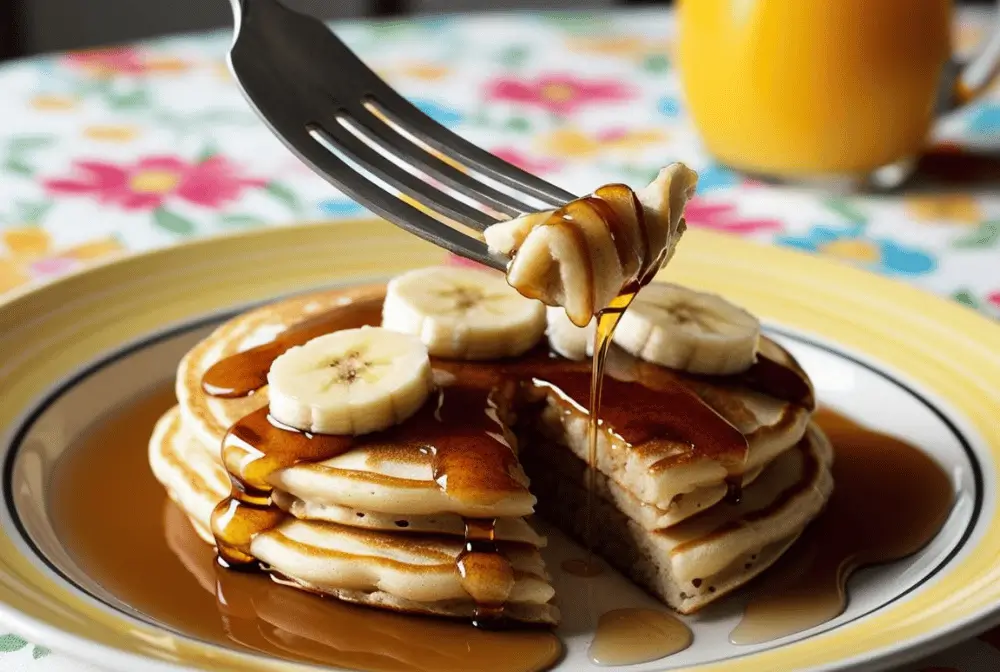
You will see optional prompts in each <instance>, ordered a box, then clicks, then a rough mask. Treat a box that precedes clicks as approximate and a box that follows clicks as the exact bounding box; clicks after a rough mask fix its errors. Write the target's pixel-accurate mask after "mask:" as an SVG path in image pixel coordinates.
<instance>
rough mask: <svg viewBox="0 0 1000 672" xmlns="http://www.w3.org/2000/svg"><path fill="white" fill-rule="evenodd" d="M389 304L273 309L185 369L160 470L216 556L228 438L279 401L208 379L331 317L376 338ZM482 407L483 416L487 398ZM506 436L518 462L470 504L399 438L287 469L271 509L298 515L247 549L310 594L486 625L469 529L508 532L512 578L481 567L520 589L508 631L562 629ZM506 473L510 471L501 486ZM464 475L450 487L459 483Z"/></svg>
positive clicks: (510, 605)
mask: <svg viewBox="0 0 1000 672" xmlns="http://www.w3.org/2000/svg"><path fill="white" fill-rule="evenodd" d="M382 294H383V290H382V289H381V288H374V289H372V288H362V289H355V290H349V291H333V292H325V293H321V294H314V295H308V296H304V297H298V298H293V299H289V300H286V301H282V302H279V303H277V304H274V305H271V306H266V307H264V308H260V309H258V310H254V311H251V312H248V313H245V314H243V315H240V316H238V317H236V318H234V319H233V320H230V321H229V322H227V323H225V324H224V325H222V326H221V327H219V328H218V329H217V330H216V331H215V332H214V333H212V334H211V335H210V336H209V337H208V338H207V339H205V340H204V341H202V342H201V343H199V344H198V345H197V346H196V347H195V348H194V349H192V350H191V351H190V352H189V353H188V354H187V355H186V356H185V357H184V359H183V360H182V361H181V364H180V367H179V369H178V374H177V398H178V401H179V405H178V407H177V408H174V409H172V410H171V411H169V412H168V413H167V414H166V415H165V416H164V417H163V418H162V419H161V420H160V422H159V423H158V425H157V426H156V429H155V431H154V433H153V436H152V439H151V442H150V464H151V466H152V469H153V472H154V474H155V475H156V477H157V479H158V480H160V481H161V482H162V483H163V484H164V486H165V487H166V488H167V490H168V492H169V494H170V496H171V498H172V499H173V500H174V501H175V502H176V503H177V504H178V505H179V506H180V507H181V508H182V509H183V510H184V512H185V513H187V514H188V516H189V517H190V518H191V521H192V523H193V524H194V526H195V529H196V530H197V531H198V534H199V536H201V537H202V538H203V539H204V540H205V541H206V542H208V543H212V544H215V543H216V537H215V534H214V533H213V524H212V518H213V511H214V510H215V509H216V507H218V506H219V505H220V502H222V501H223V500H225V499H226V498H227V497H228V496H229V495H230V487H231V486H230V481H231V478H230V473H227V469H226V467H225V466H224V465H223V461H222V457H221V455H222V451H221V446H222V445H223V441H224V439H225V438H226V436H227V430H228V429H229V428H230V427H231V426H233V425H234V423H237V421H239V420H240V419H241V418H244V417H247V416H248V415H250V414H252V413H253V412H254V411H257V410H259V409H262V408H265V407H267V405H268V402H269V396H270V388H269V386H266V385H265V386H263V387H260V388H259V389H256V390H255V391H254V392H253V394H252V395H248V396H243V397H236V398H222V397H218V396H212V395H210V394H208V393H206V392H205V390H204V387H203V384H202V377H203V375H204V374H205V372H206V371H207V370H208V369H209V368H210V367H211V366H212V365H213V364H216V363H218V362H220V361H224V360H225V359H226V358H227V357H230V356H232V355H235V354H237V353H240V352H246V351H247V350H248V349H252V348H253V347H254V346H259V345H261V344H263V343H267V342H268V341H269V340H271V339H272V338H274V337H275V336H276V335H277V334H279V333H281V332H282V331H285V330H286V329H288V328H289V327H293V326H294V325H296V324H298V323H300V322H302V321H303V320H307V319H309V318H310V316H316V315H321V314H322V315H324V316H325V319H326V321H328V323H329V324H330V327H329V328H330V329H331V330H332V331H337V330H340V329H350V328H354V327H360V326H362V325H366V324H374V325H377V324H378V323H379V322H380V319H381V305H382V300H381V297H382ZM513 296H514V297H515V298H516V299H520V297H518V296H517V295H516V294H513ZM458 391H459V390H458V389H457V388H456V389H455V392H458ZM442 398H443V399H444V400H445V405H447V401H448V400H449V396H448V395H447V394H446V395H443V397H437V396H436V397H435V398H434V399H432V400H429V401H428V404H427V406H426V407H427V409H429V410H430V411H434V410H435V408H434V406H433V405H434V404H438V403H440V401H441V399H442ZM482 403H483V405H484V407H483V408H480V412H481V413H482V412H483V411H484V410H485V397H483V400H482ZM417 415H418V417H417V418H413V419H414V420H417V419H419V415H420V414H419V413H418V414H417ZM483 417H484V418H485V415H484V416H483ZM445 419H446V420H447V419H450V418H447V417H446V418H445ZM405 426H406V423H403V424H402V425H400V428H403V427H405ZM445 426H447V425H445ZM455 430H456V431H460V428H459V427H458V425H457V423H456V424H455ZM496 430H497V433H499V434H500V436H499V439H489V441H490V442H491V445H489V446H488V447H487V448H488V450H490V451H493V452H494V453H496V454H499V456H500V457H501V458H507V459H503V460H499V461H494V462H489V461H481V462H480V463H479V464H478V465H477V467H478V469H477V470H473V469H466V471H467V472H468V474H467V477H466V479H465V480H466V482H467V485H469V488H468V490H471V492H468V493H463V494H462V496H453V495H452V494H451V493H452V492H453V491H454V490H455V488H450V489H446V488H444V487H442V486H441V485H439V484H438V483H437V482H436V481H435V475H436V474H435V470H434V467H435V464H434V463H435V459H434V457H435V456H434V455H433V451H431V450H427V449H426V446H423V445H419V444H418V443H415V442H414V441H413V440H411V439H410V438H392V437H391V436H390V435H389V434H390V433H389V432H376V433H371V434H368V435H365V436H363V437H356V439H357V445H356V446H355V447H352V448H351V449H350V450H348V451H346V452H344V453H343V454H341V455H339V456H337V457H334V458H331V459H327V460H324V461H320V462H303V463H301V464H298V465H295V466H291V467H288V468H285V469H280V470H278V471H276V472H275V473H273V474H272V475H271V479H272V481H273V487H274V489H273V491H272V492H271V499H272V500H273V503H274V505H276V506H277V507H280V509H281V510H282V511H284V512H287V513H286V514H285V515H283V516H280V518H279V519H280V522H278V523H277V524H276V525H274V526H273V527H271V528H270V529H267V530H266V531H263V532H261V533H260V534H257V535H256V536H254V538H253V539H252V543H251V544H250V547H249V549H247V550H249V553H250V555H252V556H253V557H254V558H256V559H257V560H258V561H259V562H260V563H261V564H262V565H263V566H264V567H266V568H267V569H269V570H270V571H271V572H272V576H274V577H276V578H278V579H279V580H281V581H283V582H287V583H289V584H292V585H295V586H297V587H300V588H303V589H305V590H310V591H314V592H319V593H323V594H327V595H331V596H334V597H337V598H340V599H343V600H347V601H350V602H356V603H361V604H366V605H371V606H376V607H381V608H385V609H390V610H394V611H402V612H412V613H422V614H433V615H440V616H454V617H462V618H473V617H474V616H475V614H476V610H477V601H476V600H475V599H473V598H472V597H471V596H470V595H469V593H468V586H467V585H466V584H467V581H466V580H465V579H464V578H463V576H462V575H461V572H460V571H459V565H460V563H459V559H460V556H461V555H462V553H463V551H464V550H465V548H466V539H465V535H466V521H467V520H489V521H492V520H493V519H496V523H495V528H494V530H495V539H496V546H497V549H498V550H499V552H500V554H501V555H502V557H503V558H505V559H506V560H507V563H509V568H508V567H504V566H502V565H501V566H494V565H490V564H489V563H486V566H485V567H483V566H480V567H478V574H479V579H480V580H481V581H482V582H483V583H485V584H486V585H487V586H491V585H502V584H504V583H505V582H508V581H510V583H511V585H509V586H505V587H504V591H503V592H504V593H505V594H504V595H503V602H504V604H503V614H504V616H505V617H506V618H508V619H511V620H515V621H522V622H528V623H547V624H550V623H554V622H556V621H557V619H558V610H557V609H556V608H555V607H554V606H553V605H552V604H551V603H550V601H551V598H552V596H553V589H552V587H551V586H550V585H549V582H548V577H547V574H546V572H545V568H544V563H543V561H542V559H541V556H540V555H539V553H538V548H539V547H541V546H543V545H544V543H545V540H544V538H543V537H541V536H540V535H538V534H537V533H536V532H535V531H534V530H533V529H532V528H531V526H530V525H529V524H528V523H527V522H526V521H525V520H524V518H523V516H525V515H529V514H531V513H532V511H533V506H534V503H535V499H534V497H533V496H532V495H531V494H530V493H529V492H528V489H527V484H528V481H527V478H526V477H525V475H524V473H523V471H521V469H520V467H519V466H518V465H517V461H516V454H515V453H514V444H513V441H514V439H513V436H512V435H511V436H509V437H505V436H503V427H502V425H501V424H499V422H497V424H496ZM508 438H509V440H510V441H511V443H508V441H507V439H508ZM504 452H506V455H504V454H503V453H504ZM494 465H496V468H494ZM500 465H502V466H503V468H504V469H509V471H505V472H504V473H502V474H498V473H496V470H497V468H499V466H500ZM460 466H461V465H460ZM463 468H464V467H463ZM460 476H461V474H459V475H458V476H455V475H450V477H451V480H453V481H456V482H457V481H458V480H459V477H460ZM217 531H218V530H216V532H217Z"/></svg>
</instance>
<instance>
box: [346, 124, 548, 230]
mask: <svg viewBox="0 0 1000 672" xmlns="http://www.w3.org/2000/svg"><path fill="white" fill-rule="evenodd" d="M350 122H351V123H353V124H355V125H356V126H357V127H358V130H359V131H360V132H362V133H363V135H364V137H365V139H367V140H369V141H371V142H373V143H375V144H376V145H378V146H379V147H380V148H381V149H382V151H384V152H387V153H389V154H393V155H395V156H398V157H399V158H401V159H402V160H404V161H405V162H406V163H408V164H410V165H412V166H414V167H415V168H418V169H419V170H420V171H422V172H423V173H425V174H426V175H428V176H430V177H432V178H433V179H435V180H438V181H439V182H441V183H443V184H446V185H448V186H449V187H451V188H452V189H455V190H457V191H460V192H462V193H465V194H467V195H469V196H471V197H472V198H474V199H476V200H477V201H479V202H480V203H482V204H483V205H486V206H489V207H490V208H492V209H494V210H496V211H497V212H500V213H503V214H505V215H508V216H510V217H517V216H518V215H522V214H524V213H526V212H530V211H531V210H532V208H530V207H529V206H528V205H526V204H525V203H523V202H521V201H520V200H519V199H517V198H516V197H514V196H511V195H510V194H505V193H503V192H502V191H497V190H496V189H493V188H492V187H490V186H489V185H487V184H484V183H483V182H481V181H479V180H477V179H476V178H475V177H473V176H472V175H469V174H467V173H463V172H462V171H460V170H458V169H456V168H455V167H454V166H452V165H450V164H448V163H446V162H445V161H442V160H441V159H439V158H438V157H436V156H434V155H433V154H431V153H430V152H428V151H427V150H426V149H425V148H423V147H421V146H420V145H418V144H416V143H415V142H412V141H411V140H410V139H408V138H406V137H405V136H403V135H402V134H401V133H399V131H397V130H396V129H395V128H393V127H392V126H390V125H389V124H387V123H385V122H384V121H382V120H381V119H379V118H378V117H377V116H376V115H374V114H370V113H369V114H368V115H367V116H366V119H365V120H364V121H362V120H360V119H354V118H352V119H350ZM366 122H370V123H366Z"/></svg>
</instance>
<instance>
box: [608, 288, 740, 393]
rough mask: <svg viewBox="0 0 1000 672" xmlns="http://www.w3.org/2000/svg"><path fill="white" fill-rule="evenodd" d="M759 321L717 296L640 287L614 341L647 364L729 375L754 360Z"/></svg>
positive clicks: (677, 289) (671, 289) (688, 290)
mask: <svg viewBox="0 0 1000 672" xmlns="http://www.w3.org/2000/svg"><path fill="white" fill-rule="evenodd" d="M759 339H760V321H759V320H758V319H757V318H756V317H754V316H753V315H751V314H750V313H748V312H746V311H745V310H743V309H742V308H739V307H737V306H734V305H733V304H731V303H729V302H728V301H726V300H725V299H723V298H722V297H720V296H716V295H715V294H706V293H703V292H696V291H694V290H693V289H688V288H686V287H681V286H679V285H670V284H662V283H653V284H651V285H648V286H646V287H645V288H643V289H642V290H641V291H640V292H639V294H638V295H637V296H636V297H635V300H634V301H633V302H632V305H631V306H630V307H629V309H628V310H627V311H625V314H624V315H622V318H621V322H619V323H618V328H617V329H616V330H615V333H614V336H613V340H614V342H615V343H616V344H617V345H618V346H620V347H621V348H623V349H624V350H627V351H628V352H630V353H632V354H633V355H636V356H637V357H641V358H642V359H645V360H646V361H649V362H655V363H656V364H662V365H663V366H666V367H669V368H671V369H681V370H684V371H689V372H691V373H704V374H715V375H728V374H733V373H739V372H741V371H745V370H746V369H748V368H750V366H751V365H753V363H754V362H755V361H757V343H758V340H759Z"/></svg>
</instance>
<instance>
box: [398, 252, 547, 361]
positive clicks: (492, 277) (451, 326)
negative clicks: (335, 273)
mask: <svg viewBox="0 0 1000 672" xmlns="http://www.w3.org/2000/svg"><path fill="white" fill-rule="evenodd" d="M382 326H383V327H385V328H386V329H392V330H394V331H399V332H402V333H405V334H413V335H414V336H417V337H418V338H419V339H420V340H421V342H423V344H424V345H425V346H427V350H428V351H429V352H430V354H431V355H433V356H435V357H447V358H451V359H469V360H482V359H498V358H501V357H515V356H517V355H521V354H523V353H525V352H527V351H528V350H530V349H531V348H532V347H533V346H534V345H535V344H536V343H538V341H539V340H540V339H541V337H542V334H543V333H544V332H545V306H544V305H542V304H541V303H539V302H538V301H533V300H531V299H526V298H525V297H523V296H521V295H520V294H518V293H517V290H515V289H514V288H513V287H511V286H510V285H508V284H507V282H506V281H505V280H504V277H503V276H502V275H500V274H499V273H494V272H492V271H482V270H477V269H473V268H461V267H457V266H435V267H431V268H421V269H418V270H415V271H410V272H408V273H404V274H403V275H400V276H399V277H396V278H393V279H392V280H390V281H389V286H388V288H387V290H386V295H385V305H384V307H383V309H382Z"/></svg>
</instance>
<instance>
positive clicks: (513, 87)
mask: <svg viewBox="0 0 1000 672" xmlns="http://www.w3.org/2000/svg"><path fill="white" fill-rule="evenodd" d="M486 97H487V98H488V99H490V100H498V101H508V102H514V103H525V104H527V105H536V106H538V107H542V108H545V109H546V110H548V111H550V112H553V113H555V114H561V115H567V114H572V113H573V112H575V111H576V110H578V109H580V108H581V107H585V106H587V105H591V104H595V103H617V102H622V101H627V100H631V99H632V98H634V97H635V92H634V90H633V89H632V88H630V87H628V86H625V85H624V84H621V83H619V82H617V81H615V80H613V79H579V78H577V77H574V76H573V75H543V76H541V77H538V78H537V79H534V80H523V79H514V78H511V77H501V78H499V79H496V80H494V81H493V82H491V83H490V84H489V86H488V87H487V89H486Z"/></svg>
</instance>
